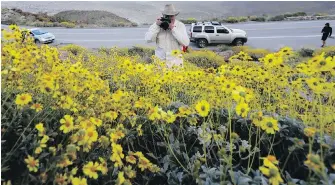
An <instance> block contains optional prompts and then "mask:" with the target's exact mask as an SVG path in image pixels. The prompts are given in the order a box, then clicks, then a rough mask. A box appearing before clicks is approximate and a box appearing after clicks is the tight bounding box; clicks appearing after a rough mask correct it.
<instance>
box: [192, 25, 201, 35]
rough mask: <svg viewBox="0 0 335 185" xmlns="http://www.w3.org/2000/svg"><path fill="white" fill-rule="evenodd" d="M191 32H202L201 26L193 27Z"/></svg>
mask: <svg viewBox="0 0 335 185" xmlns="http://www.w3.org/2000/svg"><path fill="white" fill-rule="evenodd" d="M193 32H199V33H200V32H202V26H194V27H193Z"/></svg>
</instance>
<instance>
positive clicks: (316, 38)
mask: <svg viewBox="0 0 335 185" xmlns="http://www.w3.org/2000/svg"><path fill="white" fill-rule="evenodd" d="M325 22H327V21H301V22H297V21H294V22H270V23H245V24H233V25H231V24H227V25H226V26H228V27H230V28H237V29H242V30H245V31H246V32H247V34H248V39H249V40H248V42H247V43H246V45H248V46H252V47H257V48H266V49H271V50H277V49H279V48H281V47H283V46H290V47H293V48H294V49H299V48H302V47H309V48H318V47H320V46H321V33H320V32H321V29H322V27H323V26H324V24H325ZM328 22H330V25H335V21H328ZM334 27H335V26H334ZM44 29H45V30H47V31H50V32H52V33H53V34H54V35H55V36H56V42H55V43H54V44H70V43H73V44H78V45H81V46H84V47H87V48H100V47H114V46H118V47H132V46H134V45H144V46H154V44H153V43H151V44H148V43H146V42H145V41H144V35H145V32H146V31H147V30H148V27H139V28H108V29H107V28H102V29H65V28H44ZM188 29H189V28H188ZM334 35H335V33H334ZM327 45H335V39H328V40H327ZM191 47H194V48H196V46H195V45H194V44H193V43H191ZM213 47H215V46H210V48H213Z"/></svg>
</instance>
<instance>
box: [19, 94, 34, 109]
mask: <svg viewBox="0 0 335 185" xmlns="http://www.w3.org/2000/svg"><path fill="white" fill-rule="evenodd" d="M31 101H32V97H31V95H30V94H28V93H25V94H19V95H17V96H16V99H15V103H16V105H20V106H23V105H27V104H28V103H29V102H31Z"/></svg>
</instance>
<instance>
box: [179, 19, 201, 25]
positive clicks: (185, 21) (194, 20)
mask: <svg viewBox="0 0 335 185" xmlns="http://www.w3.org/2000/svg"><path fill="white" fill-rule="evenodd" d="M180 21H181V22H182V23H184V24H192V23H197V20H196V19H195V18H188V19H182V20H180Z"/></svg>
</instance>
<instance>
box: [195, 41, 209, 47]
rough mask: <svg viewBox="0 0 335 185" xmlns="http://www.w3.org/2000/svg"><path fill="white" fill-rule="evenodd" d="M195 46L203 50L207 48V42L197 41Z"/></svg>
mask: <svg viewBox="0 0 335 185" xmlns="http://www.w3.org/2000/svg"><path fill="white" fill-rule="evenodd" d="M197 44H198V47H199V48H204V47H206V46H207V44H208V42H207V40H206V39H199V40H197Z"/></svg>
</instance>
